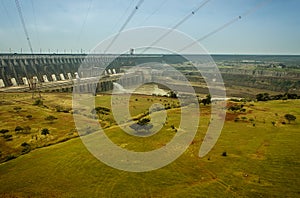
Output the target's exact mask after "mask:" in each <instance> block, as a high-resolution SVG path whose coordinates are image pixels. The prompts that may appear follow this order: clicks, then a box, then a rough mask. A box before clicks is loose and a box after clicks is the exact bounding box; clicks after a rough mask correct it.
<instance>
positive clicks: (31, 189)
mask: <svg viewBox="0 0 300 198" xmlns="http://www.w3.org/2000/svg"><path fill="white" fill-rule="evenodd" d="M1 97H2V98H1V100H2V103H5V102H10V103H7V104H6V105H1V107H0V108H1V112H0V113H1V114H0V116H1V127H0V129H1V128H7V129H9V130H10V132H9V133H11V134H12V135H13V136H12V137H13V140H11V141H5V140H4V138H3V137H0V138H1V152H2V155H3V153H5V152H17V151H18V149H20V148H19V147H21V146H20V144H21V143H22V142H23V141H27V142H30V139H31V134H15V132H14V131H11V130H14V128H15V126H16V125H14V123H16V122H17V123H22V124H20V125H22V126H25V125H29V124H30V123H31V122H32V124H30V126H31V133H36V134H38V135H39V134H40V131H38V129H40V128H43V127H47V128H49V129H50V134H49V135H52V139H50V138H49V137H48V139H47V138H44V139H43V141H44V142H43V144H46V145H47V144H48V143H50V142H51V141H52V143H57V142H59V140H60V139H63V138H66V137H68V136H71V137H69V138H71V140H68V141H66V142H62V143H58V144H54V145H51V146H48V147H43V148H38V149H34V150H32V151H30V152H29V153H27V154H24V155H20V156H19V157H17V158H16V159H13V160H9V161H7V162H3V163H2V164H0V197H299V196H300V190H299V185H300V179H299V177H300V158H299V155H300V145H299V143H298V140H299V137H300V133H299V132H300V130H299V129H300V122H299V120H297V119H299V118H300V101H299V100H288V101H268V102H247V103H245V104H244V108H245V109H246V112H242V113H241V112H231V111H228V114H227V116H226V122H225V125H224V128H223V130H222V134H221V136H220V138H219V140H218V142H217V144H216V145H215V146H214V148H213V149H212V150H211V151H210V152H209V154H208V155H207V156H205V157H204V158H199V157H198V152H199V148H200V145H201V140H202V139H203V137H204V135H205V132H206V129H207V126H208V123H209V107H204V106H201V117H200V125H199V130H198V133H197V135H196V137H195V139H194V141H193V142H192V143H191V145H190V146H189V148H188V149H187V150H186V151H185V153H184V154H183V155H182V156H180V157H179V158H178V159H177V160H175V161H174V162H173V163H171V164H169V165H167V166H166V167H163V168H161V169H158V170H154V171H151V172H144V173H131V172H125V171H120V170H116V169H113V168H111V167H109V166H107V165H105V164H103V163H102V162H100V161H98V160H97V159H96V158H94V157H93V156H92V155H91V154H90V153H89V152H88V151H87V149H86V148H85V146H84V145H83V143H82V142H81V139H80V138H76V132H74V123H73V122H72V114H71V113H63V112H57V111H56V108H55V106H54V105H57V103H59V104H58V105H60V106H62V107H63V108H69V107H70V105H71V96H70V95H64V94H48V95H44V96H43V97H44V105H46V106H47V107H48V108H45V107H38V106H34V105H32V103H33V101H32V99H31V98H30V97H31V95H26V94H25V95H22V97H20V98H22V101H25V103H26V104H25V103H24V105H23V106H22V105H21V103H18V102H16V101H19V100H20V99H18V97H16V95H14V94H11V95H9V94H8V95H7V94H4V95H2V96H1ZM109 99H110V96H109V95H101V96H97V99H96V106H99V105H100V106H103V107H107V108H110V100H109ZM164 100H166V101H164ZM22 101H21V102H22ZM155 102H157V103H161V104H162V105H164V104H166V105H168V103H169V104H170V105H171V104H173V103H174V104H177V101H176V100H175V99H174V100H173V99H169V98H163V97H152V96H142V95H134V96H132V97H131V100H130V103H131V105H130V107H131V114H132V116H133V117H134V116H140V115H141V114H143V113H144V112H145V111H146V110H147V108H148V107H149V106H150V105H151V104H152V103H155ZM237 104H241V103H234V102H230V103H229V104H228V105H237ZM16 105H19V106H20V107H21V108H22V109H21V110H20V112H15V110H14V108H13V107H15V106H16ZM179 112H180V110H179V109H178V108H175V107H174V108H171V109H169V110H168V123H166V124H165V125H164V127H163V128H162V130H161V131H160V132H159V133H158V134H156V135H154V136H151V137H147V138H143V139H140V138H137V137H132V136H130V135H128V134H126V133H123V132H122V131H121V130H120V129H119V127H117V126H116V125H114V122H113V120H112V115H111V114H108V115H103V116H102V117H100V118H99V119H100V120H99V121H100V123H101V122H104V123H105V124H104V125H105V127H106V129H105V132H106V134H107V135H108V136H109V138H110V139H111V140H112V141H113V142H115V143H116V144H118V145H120V146H122V145H125V146H124V148H126V149H128V150H136V151H145V150H152V149H157V148H159V147H160V146H161V145H163V144H165V143H166V142H168V141H170V139H171V138H172V137H173V136H174V134H175V133H176V132H175V131H174V130H172V128H171V125H174V126H175V128H176V127H178V123H179V121H178V120H179ZM29 113H30V114H32V117H33V119H35V121H34V122H33V120H26V119H24V116H25V115H27V114H29ZM286 113H291V114H293V115H295V116H296V117H297V119H296V121H295V122H291V124H288V123H287V122H286V120H285V119H284V115H285V114H286ZM48 114H51V115H54V116H55V117H57V118H58V119H57V120H55V121H54V123H49V122H48V121H45V119H44V117H45V116H47V115H48ZM82 116H83V117H85V116H87V115H82ZM25 117H26V116H25ZM237 117H239V119H236V118H237ZM272 122H273V123H272ZM283 122H286V124H282V123H283ZM34 124H36V125H34ZM70 130H72V133H74V134H72V135H69V134H70ZM58 134H59V135H58ZM40 136H41V137H42V135H39V137H40ZM26 138H28V139H26ZM39 141H42V140H40V139H38V140H37V142H39ZM37 142H35V140H34V141H32V143H31V144H32V145H35V144H36V145H37ZM41 146H42V145H41ZM7 148H9V149H7ZM21 148H22V147H21ZM14 149H15V150H14ZM223 152H226V154H227V156H222V153H223Z"/></svg>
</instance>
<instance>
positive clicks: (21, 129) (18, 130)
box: [15, 126, 23, 132]
mask: <svg viewBox="0 0 300 198" xmlns="http://www.w3.org/2000/svg"><path fill="white" fill-rule="evenodd" d="M20 131H23V128H22V127H20V126H16V128H15V132H20Z"/></svg>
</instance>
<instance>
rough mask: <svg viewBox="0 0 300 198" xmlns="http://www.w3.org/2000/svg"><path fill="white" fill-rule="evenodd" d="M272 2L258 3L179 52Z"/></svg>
mask: <svg viewBox="0 0 300 198" xmlns="http://www.w3.org/2000/svg"><path fill="white" fill-rule="evenodd" d="M271 1H272V0H263V1H261V2H260V3H258V4H257V5H256V6H254V7H253V8H252V9H250V10H248V11H246V12H244V13H243V14H242V15H240V16H237V17H234V18H233V19H231V20H230V21H228V22H226V23H224V24H223V25H221V26H220V27H218V28H216V29H215V30H213V31H211V32H209V33H208V34H206V35H204V36H202V37H201V38H199V39H197V40H195V41H194V42H192V43H190V44H188V45H186V46H185V47H183V48H182V49H180V50H179V52H181V51H183V50H185V49H187V48H189V47H191V46H193V45H194V44H196V43H197V42H200V41H203V40H205V39H206V38H208V37H210V36H212V35H214V34H216V33H217V32H219V31H221V30H223V29H225V28H226V27H228V26H230V25H231V24H233V23H235V22H237V21H238V20H240V19H242V17H246V16H248V15H250V14H252V13H253V12H255V11H257V10H258V9H260V8H261V7H263V6H265V5H266V3H267V2H271Z"/></svg>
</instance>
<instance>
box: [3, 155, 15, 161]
mask: <svg viewBox="0 0 300 198" xmlns="http://www.w3.org/2000/svg"><path fill="white" fill-rule="evenodd" d="M15 158H16V156H14V155H8V156H7V157H6V159H5V161H8V160H12V159H15Z"/></svg>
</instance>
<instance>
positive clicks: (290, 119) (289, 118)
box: [284, 114, 296, 124]
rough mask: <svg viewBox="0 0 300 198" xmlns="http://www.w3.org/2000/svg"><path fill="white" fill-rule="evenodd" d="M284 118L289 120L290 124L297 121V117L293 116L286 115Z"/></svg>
mask: <svg viewBox="0 0 300 198" xmlns="http://www.w3.org/2000/svg"><path fill="white" fill-rule="evenodd" d="M284 118H285V119H287V121H288V122H289V124H290V123H291V121H295V120H296V116H294V115H292V114H285V115H284Z"/></svg>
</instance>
